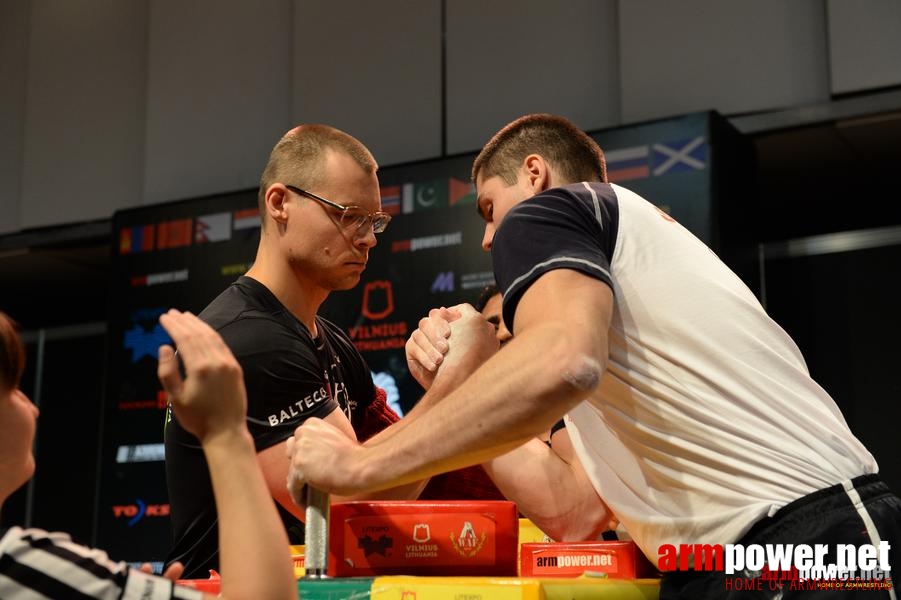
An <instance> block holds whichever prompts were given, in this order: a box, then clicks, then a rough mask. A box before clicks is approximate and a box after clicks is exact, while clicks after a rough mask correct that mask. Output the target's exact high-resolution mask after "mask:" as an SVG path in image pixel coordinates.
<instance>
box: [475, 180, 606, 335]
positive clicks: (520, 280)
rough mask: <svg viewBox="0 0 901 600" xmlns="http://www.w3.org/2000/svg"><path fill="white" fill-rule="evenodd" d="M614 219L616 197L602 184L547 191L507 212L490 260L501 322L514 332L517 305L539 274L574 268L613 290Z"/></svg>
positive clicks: (492, 248) (581, 184)
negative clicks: (499, 298) (501, 300)
mask: <svg viewBox="0 0 901 600" xmlns="http://www.w3.org/2000/svg"><path fill="white" fill-rule="evenodd" d="M618 218H619V215H618V207H617V203H616V195H615V193H614V192H613V190H612V189H611V188H610V186H609V185H607V184H584V183H579V184H573V185H569V186H566V187H562V188H554V189H551V190H547V191H545V192H543V193H541V194H539V195H537V196H534V197H533V198H530V199H528V200H526V201H524V202H522V203H520V204H518V205H517V206H515V207H514V208H513V209H511V210H510V212H508V213H507V215H506V217H505V218H504V220H503V222H502V223H501V225H500V227H499V228H498V230H497V232H496V233H495V236H494V241H493V242H492V247H491V256H492V261H493V264H494V277H495V279H496V281H497V283H498V287H500V289H501V290H502V292H503V298H504V322H505V323H507V326H508V327H509V328H510V330H511V331H513V332H514V334H515V326H516V324H515V319H514V317H515V314H516V307H517V305H518V304H519V301H520V299H521V298H522V295H523V293H525V291H526V290H527V289H529V286H531V285H532V284H533V283H534V282H535V281H536V280H537V279H538V278H539V277H541V276H542V275H543V274H544V273H547V272H549V271H552V270H554V269H573V270H576V271H579V272H581V273H584V274H586V275H588V276H590V277H594V278H596V279H599V280H601V281H603V282H604V283H606V284H607V285H609V286H611V287H613V281H612V279H611V275H610V262H611V260H612V257H613V249H614V247H615V245H616V233H617V226H618Z"/></svg>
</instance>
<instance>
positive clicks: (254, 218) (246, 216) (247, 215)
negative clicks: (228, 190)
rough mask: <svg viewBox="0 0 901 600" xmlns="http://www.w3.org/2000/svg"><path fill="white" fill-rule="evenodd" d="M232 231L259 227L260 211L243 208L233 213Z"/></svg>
mask: <svg viewBox="0 0 901 600" xmlns="http://www.w3.org/2000/svg"><path fill="white" fill-rule="evenodd" d="M234 217H235V219H234V221H232V229H234V230H235V231H237V230H239V229H253V228H255V227H259V226H260V211H259V209H258V208H245V209H244V210H236V211H235V212H234Z"/></svg>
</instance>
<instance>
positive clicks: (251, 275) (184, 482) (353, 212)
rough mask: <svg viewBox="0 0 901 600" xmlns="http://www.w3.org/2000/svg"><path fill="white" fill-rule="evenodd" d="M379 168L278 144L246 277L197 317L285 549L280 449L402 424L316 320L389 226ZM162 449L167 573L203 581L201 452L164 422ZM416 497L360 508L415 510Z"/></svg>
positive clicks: (305, 141) (294, 138)
mask: <svg viewBox="0 0 901 600" xmlns="http://www.w3.org/2000/svg"><path fill="white" fill-rule="evenodd" d="M377 168H378V167H377V165H376V162H375V159H374V158H373V157H372V155H371V154H370V152H369V150H367V149H366V147H365V146H363V144H361V143H360V142H359V141H358V140H356V139H354V138H353V137H351V136H350V135H348V134H346V133H344V132H342V131H339V130H336V129H334V128H331V127H327V126H324V125H302V126H299V127H296V128H294V129H292V130H291V131H289V132H288V133H287V134H285V136H284V137H282V139H281V140H280V141H279V142H278V143H277V144H276V146H275V148H274V149H273V150H272V153H271V155H270V157H269V162H268V164H267V165H266V168H265V170H264V171H263V175H262V178H261V181H260V191H259V198H258V202H259V209H260V217H261V221H262V227H261V232H260V244H259V248H258V250H257V255H256V259H255V261H254V263H253V266H252V267H251V268H250V269H249V270H248V271H247V274H246V275H244V276H242V277H239V278H238V279H237V281H235V282H234V283H233V284H232V285H231V286H229V287H228V288H227V289H226V290H225V291H224V292H222V293H221V294H220V295H219V296H218V297H217V298H216V299H214V300H213V301H212V302H211V303H210V304H209V305H208V306H207V307H206V308H205V309H204V310H203V312H201V314H200V317H201V318H202V319H203V320H205V321H206V322H208V323H209V324H210V325H212V326H213V328H214V329H216V330H217V331H218V332H219V334H220V335H221V336H222V338H223V339H224V340H225V343H226V344H227V345H228V346H229V348H230V349H231V350H232V352H233V353H234V354H235V356H236V357H237V358H238V361H239V362H240V364H241V367H242V369H243V371H244V380H245V383H246V386H247V401H248V406H247V409H248V410H247V415H248V428H249V430H250V432H251V434H252V435H253V438H254V443H255V446H256V450H257V453H258V454H257V455H258V458H259V461H260V464H261V466H262V468H263V472H264V474H265V476H266V481H267V484H268V486H269V489H270V492H271V494H272V497H273V498H274V499H275V500H276V505H277V507H278V509H279V513H280V515H281V517H282V521H283V522H284V524H285V528H286V530H287V532H288V536H289V539H290V541H291V543H292V544H300V543H303V523H302V518H303V510H302V509H301V508H299V507H298V506H296V505H295V504H294V503H293V502H292V501H291V499H290V496H289V495H288V491H287V489H286V486H285V481H286V478H287V474H288V465H289V462H288V459H287V457H286V454H285V445H284V441H285V440H286V439H287V438H288V437H290V436H291V434H292V433H293V432H294V430H295V429H296V428H297V426H298V425H300V424H301V423H302V422H303V421H305V420H306V419H307V418H309V417H311V416H312V417H319V418H322V419H324V420H325V421H326V422H328V423H330V424H332V425H334V426H335V427H337V428H338V429H339V430H341V431H342V432H343V433H344V434H346V435H347V436H348V437H349V438H351V439H358V440H360V441H363V440H365V439H367V438H369V437H371V436H372V435H373V434H374V433H376V432H378V431H380V430H382V429H384V428H385V427H386V426H387V425H388V424H390V423H392V422H394V421H396V420H397V418H398V417H397V416H396V415H395V414H394V413H393V412H392V411H391V409H390V408H388V407H387V405H386V403H385V398H384V393H383V392H381V391H380V390H379V394H377V388H376V387H375V386H374V385H373V383H372V379H371V377H370V372H369V369H368V367H367V366H366V364H365V363H364V361H363V359H362V357H361V356H360V354H359V353H358V352H357V350H356V349H355V348H354V346H353V343H352V342H351V341H350V340H349V339H348V338H347V336H346V335H345V334H344V332H343V331H342V330H341V329H340V328H339V327H338V326H336V325H334V324H332V323H330V322H328V321H327V320H325V319H323V318H321V317H319V316H318V315H317V312H318V310H319V307H320V305H321V304H322V303H323V302H324V301H325V299H326V298H327V297H328V295H329V293H331V292H332V291H335V290H347V289H350V288H352V287H353V286H355V285H356V284H357V283H358V282H359V281H360V276H361V274H362V273H363V270H364V269H365V268H366V263H367V261H368V259H369V251H370V249H372V247H373V246H375V245H376V235H377V234H379V233H381V232H383V231H384V230H385V227H386V226H387V225H388V222H389V221H390V220H391V217H390V215H388V214H386V213H384V212H382V211H381V210H380V208H381V207H380V197H379V182H378V178H377V177H376V169H377ZM165 442H166V474H167V483H168V486H169V500H170V508H171V517H172V527H173V547H172V549H171V551H170V554H169V557H168V559H167V561H166V562H167V564H168V563H170V562H172V561H175V560H178V561H181V562H182V563H184V565H185V577H189V578H206V577H207V576H208V574H209V569H217V568H218V566H219V564H218V563H219V557H218V550H217V549H218V533H217V520H218V515H217V513H216V507H215V502H214V499H213V493H212V487H211V484H210V478H209V472H208V470H207V465H206V460H205V459H204V455H203V450H202V448H201V446H200V444H199V443H198V441H197V440H196V438H194V437H193V436H192V435H191V434H190V433H188V432H187V431H185V429H184V428H183V427H182V426H181V424H179V423H178V421H177V420H176V419H175V418H174V417H173V416H172V415H171V412H170V414H169V415H168V417H167V423H166V431H165ZM421 488H422V484H421V483H418V484H412V485H407V486H402V487H400V488H396V489H393V490H386V491H383V492H380V493H377V494H369V495H367V496H365V497H366V498H386V499H387V498H392V499H412V498H416V496H417V494H418V493H419V491H420V490H421ZM360 498H362V496H361V497H360ZM286 551H287V549H286ZM261 576H264V575H261Z"/></svg>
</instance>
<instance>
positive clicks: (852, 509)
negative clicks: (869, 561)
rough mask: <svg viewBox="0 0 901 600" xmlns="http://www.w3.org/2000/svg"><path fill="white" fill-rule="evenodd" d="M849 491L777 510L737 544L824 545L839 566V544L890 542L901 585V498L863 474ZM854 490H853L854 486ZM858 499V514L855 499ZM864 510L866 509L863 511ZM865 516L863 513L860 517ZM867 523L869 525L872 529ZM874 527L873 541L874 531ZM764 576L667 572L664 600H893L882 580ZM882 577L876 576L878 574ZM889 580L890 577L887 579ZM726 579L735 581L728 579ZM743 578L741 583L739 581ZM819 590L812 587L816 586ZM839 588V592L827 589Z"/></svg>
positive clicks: (822, 493) (824, 493) (826, 492)
mask: <svg viewBox="0 0 901 600" xmlns="http://www.w3.org/2000/svg"><path fill="white" fill-rule="evenodd" d="M850 483H851V485H849V486H848V487H849V488H852V489H849V490H848V491H846V490H845V487H843V486H842V484H838V485H834V486H831V487H828V488H825V489H822V490H819V491H816V492H813V493H812V494H808V495H807V496H804V497H802V498H799V499H798V500H795V501H794V502H791V503H790V504H787V505H786V506H784V507H782V508H781V509H779V510H778V511H777V512H776V513H775V514H774V515H773V516H771V517H765V518H763V519H761V520H760V521H758V522H757V523H755V524H754V525H753V526H752V527H751V529H750V530H749V531H748V532H747V533H746V534H745V535H744V536H743V537H742V538H741V539H740V540H738V542H736V544H742V545H743V546H745V547H747V546H748V545H750V544H759V545H765V544H796V545H797V544H808V545H810V546H814V545H816V544H825V545H826V547H827V548H828V549H829V552H828V553H827V554H826V560H825V561H824V562H825V564H838V563H837V560H836V556H835V549H836V547H837V545H838V544H852V545H854V546H858V547H859V546H860V545H862V544H873V545H877V544H878V543H879V541H885V542H888V543H889V547H890V550H889V564H890V565H891V566H892V567H894V566H895V562H896V561H897V562H898V566H897V569H898V571H899V577H898V580H899V583H901V547H898V546H896V544H901V499H899V498H898V496H896V495H895V494H893V493H892V492H891V491H890V490H889V489H888V486H887V485H886V484H885V483H884V482H883V481H882V479H881V478H880V477H879V476H878V475H862V476H860V477H856V478H854V479H853V480H851V482H850ZM852 486H853V487H852ZM852 495H856V496H859V505H860V507H863V508H861V510H860V511H859V510H858V506H856V505H855V504H854V503H853V502H852V500H851V496H852ZM864 508H865V510H864ZM861 512H863V515H862V514H861ZM866 521H869V522H870V523H869V526H868V523H867V522H866ZM873 529H875V539H874V537H871V535H870V530H873ZM760 576H761V573H760V572H747V571H746V572H744V573H736V574H732V575H728V576H727V575H726V574H725V573H724V572H723V571H693V570H691V571H672V572H668V573H664V575H663V579H662V581H661V585H660V600H675V599H680V600H682V599H684V600H698V599H704V598H727V599H729V600H739V599H741V600H744V599H750V598H761V599H762V598H773V599H776V598H780V599H787V600H797V599H806V598H810V599H811V600H820V599H823V600H835V599H839V598H842V599H844V598H864V599H869V600H883V599H886V600H887V599H890V598H895V597H896V595H895V592H894V590H891V591H888V590H886V589H885V588H884V587H883V585H884V583H883V582H880V581H878V580H875V581H874V580H868V581H867V582H863V583H861V584H854V585H851V584H848V582H843V583H842V584H838V585H834V584H828V583H823V584H820V583H818V584H813V583H807V584H804V583H803V582H798V581H795V582H794V585H793V582H792V581H790V580H787V579H783V580H781V581H777V580H774V579H764V578H761V577H760ZM877 576H878V572H877ZM888 576H889V577H891V573H889V575H888ZM727 578H729V579H732V581H731V582H730V581H727ZM738 580H741V581H738ZM813 587H815V588H816V589H808V588H813ZM828 588H840V589H828Z"/></svg>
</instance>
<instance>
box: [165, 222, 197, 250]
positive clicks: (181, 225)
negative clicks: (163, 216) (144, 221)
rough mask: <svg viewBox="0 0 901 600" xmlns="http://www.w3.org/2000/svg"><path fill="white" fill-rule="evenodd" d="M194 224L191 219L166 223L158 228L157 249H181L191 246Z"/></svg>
mask: <svg viewBox="0 0 901 600" xmlns="http://www.w3.org/2000/svg"><path fill="white" fill-rule="evenodd" d="M193 233H194V223H193V221H192V220H191V219H175V220H173V221H164V222H162V223H158V224H157V226H156V249H157V250H165V249H166V248H180V247H182V246H190V245H191V236H192V234H193Z"/></svg>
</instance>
